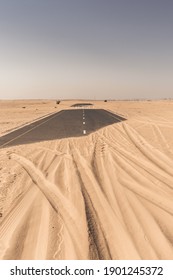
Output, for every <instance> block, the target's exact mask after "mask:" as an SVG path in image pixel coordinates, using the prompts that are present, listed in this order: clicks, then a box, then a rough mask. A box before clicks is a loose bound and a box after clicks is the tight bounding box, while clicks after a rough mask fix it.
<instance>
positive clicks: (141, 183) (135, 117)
mask: <svg viewBox="0 0 173 280" xmlns="http://www.w3.org/2000/svg"><path fill="white" fill-rule="evenodd" d="M77 102H78V101H76V100H75V101H62V102H61V103H60V104H59V105H56V103H55V101H47V100H46V101H33V100H32V101H26V100H25V101H0V106H1V111H0V133H1V135H4V134H6V133H8V132H9V131H12V130H13V129H15V128H16V127H21V126H23V125H25V124H26V123H30V122H32V121H33V120H36V119H38V118H42V117H43V116H44V115H48V114H51V113H54V112H57V111H59V110H62V109H63V110H64V109H69V108H70V106H71V105H72V104H74V103H77ZM93 103H94V106H93V108H104V109H106V110H109V111H111V112H114V113H116V114H119V115H120V116H123V117H125V118H126V119H127V120H126V121H123V122H119V123H115V124H113V125H109V126H107V127H104V128H102V129H100V130H98V131H96V132H94V133H91V134H90V135H86V136H82V137H78V138H66V139H59V140H54V141H45V142H40V143H34V144H28V145H21V146H14V147H10V148H3V149H0V171H1V172H0V259H4V260H5V259H7V260H11V259H20V260H25V259H32V260H37V259H42V260H44V259H55V260H62V259H65V260H66V259H68V260H70V259H78V260H79V259H105V260H106V259H118V260H119V259H122V260H125V259H129V260H130V259H155V260H157V259H173V202H172V201H173V169H172V166H173V113H172V112H173V102H172V101H169V100H159V101H110V102H103V101H93ZM23 107H25V108H23ZM55 107H56V108H55ZM36 109H37V110H36Z"/></svg>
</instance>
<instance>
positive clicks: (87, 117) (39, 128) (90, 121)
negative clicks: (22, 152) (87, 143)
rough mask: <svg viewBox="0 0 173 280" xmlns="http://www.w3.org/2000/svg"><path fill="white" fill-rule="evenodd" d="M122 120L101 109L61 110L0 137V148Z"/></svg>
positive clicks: (80, 133)
mask: <svg viewBox="0 0 173 280" xmlns="http://www.w3.org/2000/svg"><path fill="white" fill-rule="evenodd" d="M124 120H125V119H124V118H122V117H121V116H118V115H115V114H113V113H110V112H108V111H106V110H103V109H85V107H83V108H82V109H72V110H62V111H60V112H57V113H55V114H52V115H50V116H48V117H45V118H43V119H41V120H38V121H35V122H33V123H31V124H28V125H26V126H24V127H22V128H19V129H17V130H15V131H12V132H10V133H8V134H6V135H4V136H2V137H0V148H4V147H10V146H16V145H23V144H30V143H36V142H41V141H50V140H56V139H62V138H67V137H79V136H85V135H88V134H90V133H91V132H94V131H96V130H98V129H100V128H102V127H105V126H108V125H110V124H114V123H117V122H121V121H124Z"/></svg>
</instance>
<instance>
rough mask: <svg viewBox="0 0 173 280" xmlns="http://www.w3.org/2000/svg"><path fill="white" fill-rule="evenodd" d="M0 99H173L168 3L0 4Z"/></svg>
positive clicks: (68, 0)
mask: <svg viewBox="0 0 173 280" xmlns="http://www.w3.org/2000/svg"><path fill="white" fill-rule="evenodd" d="M0 98H1V99H2V98H5V99H7V98H12V99H15V98H55V99H57V98H62V99H65V98H93V99H94V98H95V99H103V98H112V99H116V98H117V99H120V98H121V99H126V98H173V1H172V0H0Z"/></svg>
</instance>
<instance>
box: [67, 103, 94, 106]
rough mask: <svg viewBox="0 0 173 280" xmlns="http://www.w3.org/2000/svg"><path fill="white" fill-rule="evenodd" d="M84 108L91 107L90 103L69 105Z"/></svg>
mask: <svg viewBox="0 0 173 280" xmlns="http://www.w3.org/2000/svg"><path fill="white" fill-rule="evenodd" d="M85 106H93V104H92V103H76V104H73V105H71V107H85Z"/></svg>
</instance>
